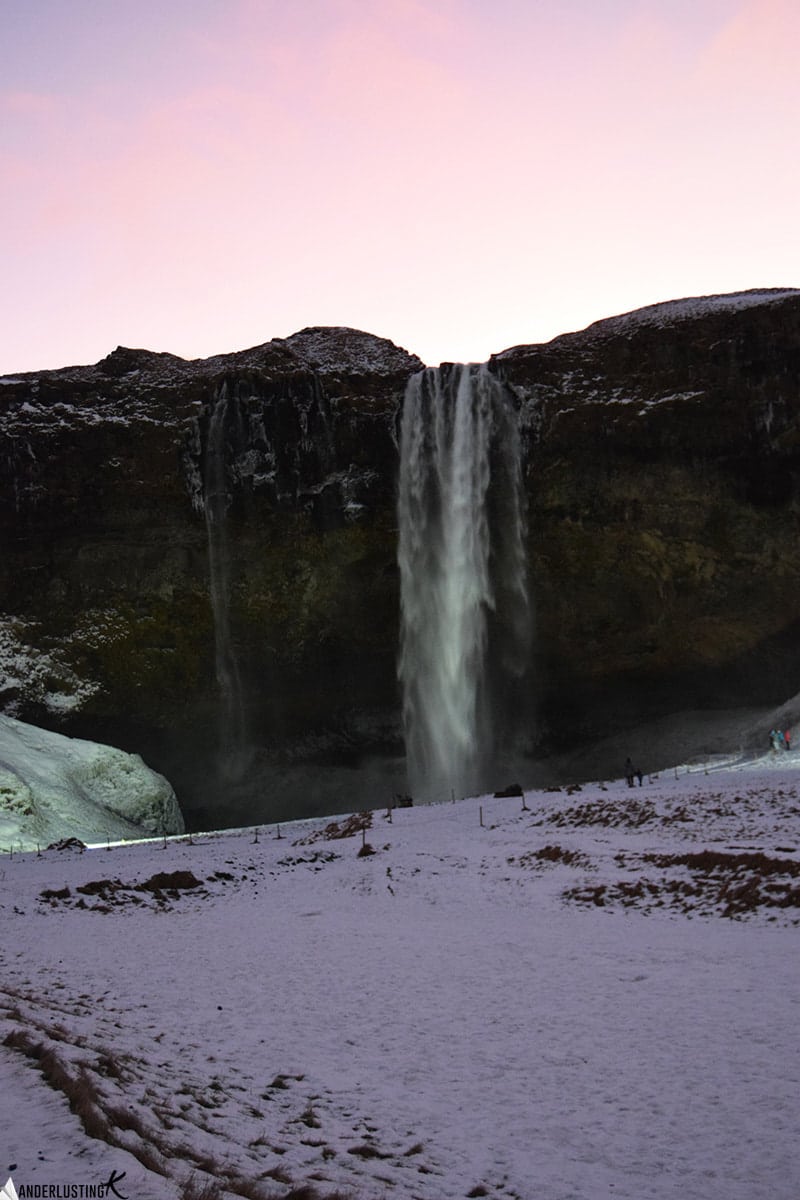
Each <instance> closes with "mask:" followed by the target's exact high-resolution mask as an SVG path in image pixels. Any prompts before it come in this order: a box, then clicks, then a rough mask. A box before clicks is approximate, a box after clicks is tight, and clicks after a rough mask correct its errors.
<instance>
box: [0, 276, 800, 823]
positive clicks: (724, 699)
mask: <svg viewBox="0 0 800 1200" xmlns="http://www.w3.org/2000/svg"><path fill="white" fill-rule="evenodd" d="M421 366H422V364H421V362H420V361H419V360H418V359H417V358H415V357H414V356H412V355H410V354H408V353H406V352H405V351H404V350H401V349H399V348H397V347H396V346H394V345H393V344H392V343H391V342H387V341H385V340H383V339H379V338H376V337H372V336H370V335H368V334H364V333H360V332H357V331H354V330H348V329H308V330H303V331H302V332H301V333H298V334H295V335H293V336H292V337H290V338H286V339H276V340H274V341H272V342H269V343H267V344H265V345H263V346H259V347H256V348H254V349H252V350H248V351H243V352H241V353H237V354H229V355H224V356H219V357H215V358H210V359H206V360H200V361H185V360H182V359H179V358H176V357H174V356H172V355H168V354H155V353H151V352H149V351H145V350H129V349H125V348H122V347H120V348H118V349H117V350H115V351H114V352H113V353H112V354H110V355H109V356H108V357H107V358H106V359H104V360H103V361H101V362H100V363H98V364H96V365H95V366H92V367H72V368H66V369H63V370H58V371H42V372H37V373H33V374H25V375H20V376H14V377H5V378H3V379H2V380H0V385H1V386H0V461H2V486H1V487H0V538H1V539H2V555H3V569H2V574H1V575H0V614H1V615H0V667H2V678H0V705H2V707H3V709H4V711H6V712H7V713H9V714H11V715H15V716H19V717H23V718H24V719H27V720H31V721H35V722H38V723H40V724H47V725H50V726H52V727H58V728H60V729H62V730H64V731H66V732H74V733H77V734H80V735H81V736H85V737H94V738H97V739H98V740H106V741H110V742H112V743H114V744H116V745H119V746H121V747H123V748H125V749H131V750H136V751H138V752H139V753H141V754H142V755H143V756H144V757H145V758H146V760H147V761H148V762H149V763H150V764H151V765H152V766H153V767H155V768H156V769H158V770H159V771H162V772H163V773H164V774H166V775H167V777H168V778H170V780H171V781H172V782H173V784H174V785H175V787H176V791H177V793H178V796H179V799H180V800H181V803H182V806H183V808H184V811H185V813H186V817H187V824H189V825H190V826H191V825H193V824H194V825H195V826H196V825H198V824H205V825H208V824H209V823H210V822H213V821H216V823H218V824H229V823H231V822H232V821H235V820H240V819H247V820H250V821H256V820H259V819H263V820H269V819H274V818H275V817H279V818H280V819H284V818H285V817H286V816H288V815H291V814H292V813H293V812H294V813H297V812H301V811H306V812H307V811H313V810H315V809H317V810H320V811H321V810H324V809H325V808H327V809H328V810H329V811H330V810H333V809H335V808H337V807H354V806H355V805H356V804H358V803H364V804H366V803H369V802H370V801H371V802H372V803H373V804H374V805H380V804H383V803H385V802H386V800H387V799H388V798H389V796H390V795H391V793H392V791H393V790H398V789H402V786H403V783H402V780H403V767H402V740H401V736H400V728H399V695H398V686H397V681H396V653H397V637H398V571H397V566H396V553H397V545H396V541H397V530H396V514H395V494H396V481H397V468H398V438H397V431H398V420H399V412H400V408H401V405H402V400H403V394H404V390H405V386H406V383H407V380H408V378H409V377H410V376H411V375H412V374H413V373H415V372H416V371H418V370H419V369H420V368H421ZM490 369H491V370H492V371H493V372H494V373H495V374H496V375H497V376H498V378H499V379H501V380H502V381H503V382H504V383H505V385H506V387H507V388H508V389H509V390H510V392H511V393H512V394H513V397H514V401H515V404H516V405H517V406H518V408H519V412H520V421H521V425H522V431H523V442H524V451H525V454H524V459H525V472H526V480H527V498H528V533H527V548H528V561H529V567H530V587H531V594H532V598H533V610H534V613H535V636H534V654H533V658H532V662H531V667H530V670H529V673H528V676H527V685H526V686H527V693H528V696H529V699H530V709H531V712H530V737H529V739H528V742H527V745H526V747H525V751H526V754H527V756H528V757H527V761H528V763H529V764H530V772H531V778H533V777H535V770H536V768H535V762H536V761H537V759H538V758H539V757H541V756H542V755H544V754H547V753H549V752H551V751H553V750H556V749H559V748H561V747H563V746H564V745H567V744H572V745H574V744H576V743H577V742H581V741H585V740H586V739H589V738H593V737H597V736H600V735H602V734H604V733H609V732H613V731H614V730H615V729H619V728H623V727H625V726H626V725H631V724H634V723H635V722H636V721H637V720H639V719H642V718H643V717H644V716H659V715H661V714H664V713H668V712H671V711H675V710H676V709H692V708H720V707H728V708H730V707H737V706H752V705H755V704H762V703H763V704H778V703H781V702H783V701H784V700H786V699H787V697H789V696H792V695H794V694H795V693H796V692H797V691H798V690H799V689H798V679H800V602H799V601H798V596H800V555H799V554H798V533H799V532H800V292H797V291H780V292H779V291H767V292H759V293H752V292H751V293H742V294H741V295H737V296H728V297H711V298H705V299H702V300H696V301H682V302H673V303H670V304H666V305H657V306H654V307H653V308H652V309H643V310H640V311H639V312H637V313H633V314H629V315H628V316H625V317H619V318H613V319H611V320H609V321H603V322H599V323H598V324H597V325H594V326H590V327H589V328H588V329H587V330H584V331H583V332H581V333H576V334H569V335H564V336H562V337H560V338H556V339H555V340H554V341H553V342H550V343H548V344H547V345H541V346H521V347H516V348H513V349H511V350H506V351H504V352H503V353H500V354H498V355H496V356H495V357H493V358H492V360H491V362H490ZM212 485H213V487H214V488H215V489H216V491H217V492H218V493H219V492H221V493H222V494H223V503H222V505H221V507H220V508H218V516H219V519H218V520H217V521H216V523H215V522H214V521H212V520H210V519H209V515H210V512H211V504H210V498H209V494H210V489H211V488H212ZM215 563H216V568H215ZM215 570H216V578H217V581H218V586H217V589H216V591H217V602H216V605H215V603H214V602H213V592H214V577H215ZM220 578H222V582H223V585H224V586H222V587H220V586H219V579H220ZM221 592H222V593H224V595H222V597H221V599H220V593H221ZM220 603H222V605H223V607H224V613H221V612H220ZM221 628H223V629H224V632H225V637H226V646H225V648H224V649H225V651H226V653H227V654H228V655H229V657H230V659H231V660H232V661H233V662H234V663H235V666H236V671H237V674H238V682H237V686H238V687H240V691H241V698H242V707H243V712H244V716H243V717H242V721H243V726H244V728H243V730H242V733H243V736H244V737H245V739H246V741H247V744H248V746H249V748H250V752H251V758H250V765H249V767H248V768H247V769H245V770H244V772H243V778H244V780H245V782H243V781H242V779H239V780H238V781H232V780H228V781H227V782H225V781H224V780H222V779H221V778H220V776H219V774H218V772H217V769H216V766H217V758H218V750H219V745H218V743H219V711H220V703H221V697H220V689H221V684H220V678H219V675H220V669H219V665H220V645H219V639H220V629H221ZM375 763H381V764H382V767H381V770H380V771H378V772H377V774H376V773H375V771H374V770H373V767H374V764H375ZM314 766H316V767H320V768H323V769H322V770H321V771H317V772H316V773H315V774H314V773H312V771H311V768H312V767H314ZM257 769H258V770H257ZM248 771H249V772H250V774H249V778H250V783H249V785H248V784H247V783H246V780H247V778H248ZM254 771H256V775H254V774H253V772H254ZM258 771H260V774H258ZM371 772H372V773H371ZM256 778H257V779H258V780H259V782H258V783H257V784H254V783H253V779H256ZM500 782H507V780H500ZM523 782H524V781H523ZM237 796H238V797H239V799H238V800H237V799H236V797H237ZM232 797H233V799H232Z"/></svg>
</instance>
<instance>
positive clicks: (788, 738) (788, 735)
mask: <svg viewBox="0 0 800 1200" xmlns="http://www.w3.org/2000/svg"><path fill="white" fill-rule="evenodd" d="M783 744H784V746H785V747H786V749H787V750H791V748H792V731H791V729H784V731H783Z"/></svg>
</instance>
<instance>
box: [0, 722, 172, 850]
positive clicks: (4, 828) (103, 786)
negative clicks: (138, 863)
mask: <svg viewBox="0 0 800 1200" xmlns="http://www.w3.org/2000/svg"><path fill="white" fill-rule="evenodd" d="M183 829H184V824H183V817H182V816H181V812H180V809H179V807H178V803H177V801H176V799H175V793H174V792H173V790H172V787H171V786H170V784H169V783H168V782H167V780H166V779H164V777H163V776H162V775H159V774H157V773H156V772H155V771H152V770H150V768H149V767H147V766H146V765H145V764H144V762H143V761H142V759H141V758H140V757H139V756H138V755H137V754H126V753H125V752H124V751H122V750H117V749H114V748H113V747H112V746H103V745H98V744H97V743H96V742H87V741H81V740H78V739H76V738H69V737H64V736H63V735H62V734H58V733H52V732H50V731H48V730H44V729H38V728H36V727H35V726H33V725H27V724H24V723H23V722H22V721H17V720H14V719H13V718H12V717H0V847H2V848H3V849H6V850H8V849H36V847H37V846H40V847H42V848H43V847H44V846H46V845H48V844H50V843H51V842H54V841H60V840H61V839H63V838H70V837H74V838H78V839H80V841H82V842H87V843H89V842H98V841H105V840H107V839H111V840H116V839H122V838H135V837H145V836H148V835H161V834H175V833H182V832H183Z"/></svg>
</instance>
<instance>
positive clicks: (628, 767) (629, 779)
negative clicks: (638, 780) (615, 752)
mask: <svg viewBox="0 0 800 1200" xmlns="http://www.w3.org/2000/svg"><path fill="white" fill-rule="evenodd" d="M633 774H634V771H633V763H632V762H631V760H630V756H628V758H626V759H625V782H626V783H627V785H628V787H633Z"/></svg>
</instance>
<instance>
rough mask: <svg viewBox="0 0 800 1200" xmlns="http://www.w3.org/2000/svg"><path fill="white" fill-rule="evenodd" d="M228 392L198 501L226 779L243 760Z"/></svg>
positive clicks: (212, 422) (216, 415)
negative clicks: (233, 609) (234, 632)
mask: <svg viewBox="0 0 800 1200" xmlns="http://www.w3.org/2000/svg"><path fill="white" fill-rule="evenodd" d="M227 412H228V393H227V388H226V386H225V385H224V384H223V386H222V388H221V389H220V393H219V396H218V398H217V400H216V403H215V404H214V407H213V409H212V411H211V416H210V419H209V425H208V440H207V443H206V459H205V472H204V479H203V484H204V487H203V501H204V511H205V519H206V531H207V534H208V569H209V588H210V597H211V610H212V613H213V616H214V659H215V663H214V665H215V670H216V677H217V685H218V687H219V750H218V758H217V764H218V769H219V773H220V775H221V776H222V777H223V778H225V779H228V780H235V779H238V778H240V777H241V775H242V774H243V773H244V771H245V770H246V768H247V766H248V763H249V752H248V749H247V734H246V723H245V705H244V695H243V691H242V681H241V676H240V673H239V664H238V661H237V658H236V653H235V649H234V645H233V640H232V637H231V622H230V592H231V581H230V544H229V538H228V509H229V507H230V503H231V495H230V492H229V490H228V482H227V471H226V465H225V420H226V416H227Z"/></svg>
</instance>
